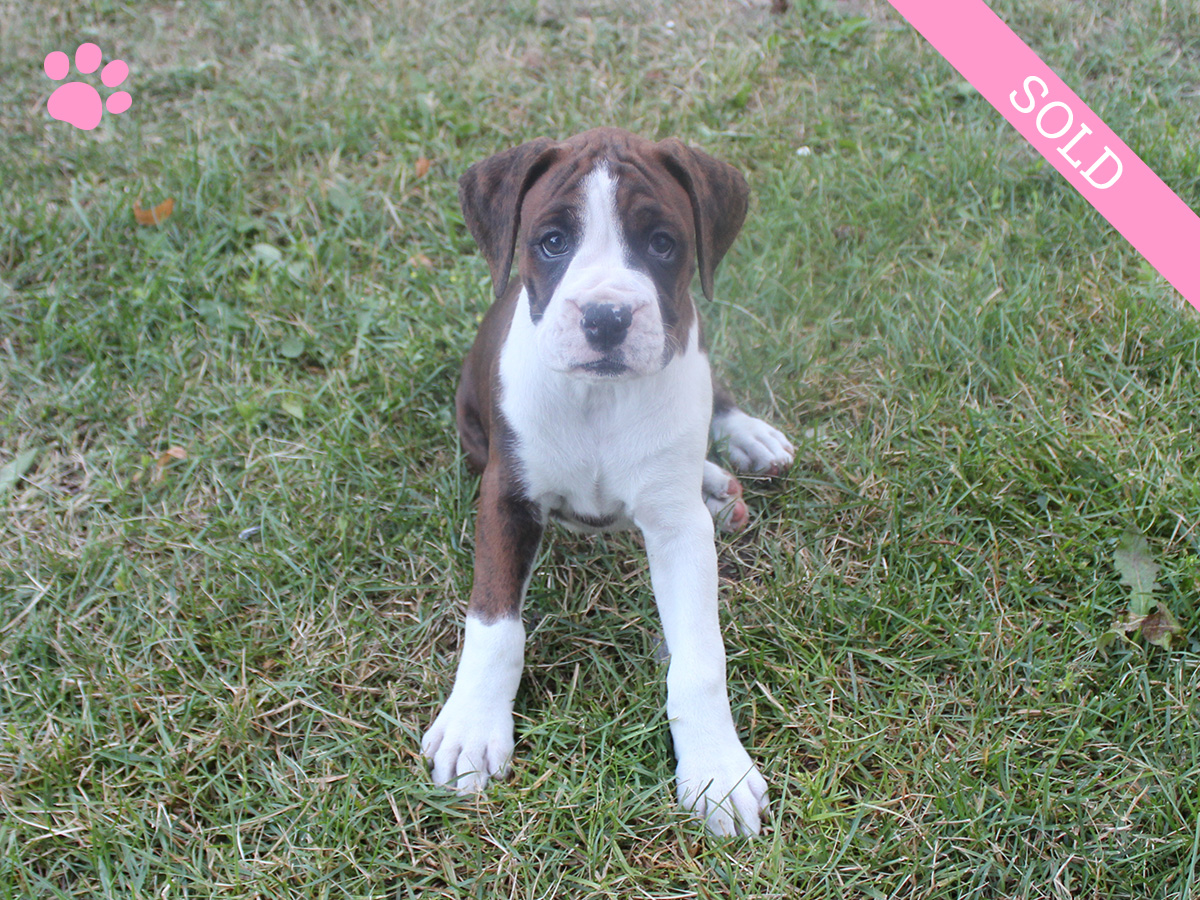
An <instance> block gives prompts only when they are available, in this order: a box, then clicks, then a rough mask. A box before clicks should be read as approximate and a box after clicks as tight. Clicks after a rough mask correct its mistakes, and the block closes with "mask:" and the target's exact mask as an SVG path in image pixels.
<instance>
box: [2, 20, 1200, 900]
mask: <svg viewBox="0 0 1200 900" xmlns="http://www.w3.org/2000/svg"><path fill="white" fill-rule="evenodd" d="M994 8H995V9H996V11H997V12H999V13H1000V15H1001V16H1002V17H1003V18H1004V19H1005V20H1006V21H1007V22H1008V23H1009V24H1010V25H1011V26H1012V27H1013V28H1014V29H1015V30H1016V31H1017V32H1018V34H1020V35H1021V36H1022V37H1023V38H1024V39H1025V40H1026V41H1027V42H1028V43H1029V44H1030V45H1031V46H1032V47H1033V48H1034V49H1035V51H1036V52H1037V53H1038V54H1039V55H1040V56H1041V57H1042V58H1043V59H1044V60H1045V61H1046V62H1047V63H1049V65H1050V66H1051V67H1052V68H1053V69H1055V71H1057V72H1058V73H1059V75H1061V76H1062V77H1063V78H1064V79H1065V81H1066V82H1067V83H1068V84H1069V85H1071V86H1072V87H1073V88H1074V89H1075V90H1076V91H1077V92H1078V93H1079V95H1080V96H1081V97H1082V98H1083V99H1084V100H1085V101H1086V102H1088V103H1089V104H1090V105H1091V106H1092V108H1093V109H1095V110H1096V111H1097V113H1099V114H1100V115H1101V116H1102V117H1103V118H1104V120H1105V121H1106V122H1107V123H1108V124H1109V125H1110V126H1111V127H1112V128H1113V129H1114V130H1115V131H1116V132H1117V134H1119V135H1120V136H1121V137H1122V138H1123V139H1124V140H1125V141H1126V143H1128V144H1129V145H1130V147H1132V148H1133V149H1134V150H1135V151H1136V152H1137V153H1138V154H1139V155H1140V156H1141V157H1142V158H1143V159H1144V160H1145V161H1146V162H1147V163H1148V164H1149V165H1150V166H1151V168H1153V169H1154V170H1155V171H1156V172H1157V173H1158V174H1159V175H1160V176H1161V177H1162V178H1163V179H1164V180H1165V181H1166V182H1167V184H1168V185H1170V186H1171V187H1172V189H1173V190H1175V191H1176V192H1177V193H1178V194H1179V195H1180V196H1181V197H1182V198H1183V199H1184V200H1185V201H1186V202H1187V203H1188V204H1189V205H1191V206H1192V207H1194V208H1195V207H1200V12H1198V11H1197V8H1196V6H1195V4H1194V3H1192V2H1190V0H1155V2H1149V0H1135V2H1131V3H1129V2H1118V0H1074V2H1068V0H1027V2H1021V3H1018V2H1016V0H1003V2H997V3H996V4H995V7H994ZM84 40H87V41H94V42H95V43H97V44H99V45H100V46H101V48H102V50H103V51H104V54H105V60H106V61H107V60H108V59H110V58H112V57H119V58H121V59H124V60H125V61H126V62H128V64H129V67H130V76H129V78H128V80H127V81H126V83H125V84H124V85H123V87H124V89H125V90H127V91H128V92H129V93H130V95H131V96H132V100H133V102H132V106H131V108H130V109H129V110H128V111H127V112H125V113H122V114H119V115H112V114H108V115H105V117H104V118H103V120H102V121H101V123H100V125H99V127H97V128H96V129H95V130H92V131H81V130H77V129H75V128H73V127H71V126H70V125H68V124H66V123H64V122H59V121H54V120H53V119H51V118H50V116H49V115H48V113H47V110H46V99H47V97H48V96H49V93H50V91H51V89H52V88H53V83H52V82H51V81H50V80H49V79H48V78H47V76H46V75H45V73H44V72H43V71H42V60H43V58H44V57H45V55H46V54H47V53H48V52H49V51H51V50H65V51H67V53H68V54H69V55H71V54H73V50H74V47H75V46H76V45H77V44H78V43H79V42H81V41H84ZM91 78H92V80H93V81H95V80H96V79H95V76H91ZM0 84H3V86H4V90H3V92H2V94H0V195H2V196H0V199H2V202H0V900H7V898H39V900H40V898H122V900H128V898H151V897H153V898H161V900H176V898H209V897H221V898H233V900H249V898H323V897H330V898H342V897H347V898H367V897H370V898H380V900H383V898H387V900H398V898H416V897H423V898H425V897H428V898H438V897H445V898H458V897H464V898H466V897H489V898H490V897H506V898H602V897H619V898H655V900H667V898H688V897H700V898H716V897H738V898H775V897H779V898H797V897H798V898H803V900H832V898H839V900H840V898H855V900H858V898H863V900H866V898H872V900H882V898H929V900H932V898H944V900H966V898H979V900H985V898H989V900H993V898H994V900H999V898H1053V900H1067V898H1072V900H1076V898H1077V900H1092V898H1096V900H1100V898H1103V900H1120V898H1129V900H1135V898H1136V900H1148V898H1154V900H1195V898H1196V897H1200V701H1198V699H1197V693H1198V690H1200V604H1198V603H1197V597H1198V596H1200V532H1198V530H1197V529H1198V524H1197V523H1198V522H1200V484H1198V483H1197V480H1196V472H1197V468H1198V464H1200V445H1198V442H1197V438H1198V430H1200V429H1198V420H1197V410H1198V409H1200V374H1198V372H1197V365H1198V363H1200V318H1198V316H1197V313H1196V312H1195V310H1193V309H1192V308H1191V307H1190V306H1188V305H1187V303H1186V302H1185V301H1184V300H1183V299H1182V298H1181V297H1180V296H1179V294H1177V293H1176V292H1175V291H1173V290H1172V289H1171V288H1170V287H1169V285H1167V284H1166V283H1165V282H1164V281H1163V280H1162V279H1161V278H1160V277H1159V276H1158V275H1157V274H1156V273H1155V272H1154V271H1153V269H1151V268H1150V267H1149V266H1148V265H1147V264H1146V263H1145V262H1144V261H1143V260H1142V259H1141V257H1140V256H1139V255H1138V254H1137V253H1136V252H1135V251H1134V250H1133V249H1132V248H1131V247H1130V246H1129V245H1128V244H1127V243H1126V242H1125V241H1124V239H1123V238H1121V237H1120V236H1119V235H1118V234H1117V233H1116V232H1115V231H1113V230H1112V229H1111V228H1110V227H1109V226H1108V225H1107V224H1106V222H1105V221H1104V220H1103V219H1102V218H1101V217H1100V216H1099V215H1098V214H1096V213H1095V212H1094V211H1093V210H1092V209H1091V207H1090V206H1088V205H1087V203H1086V202H1085V201H1084V200H1083V199H1082V198H1081V197H1080V196H1079V195H1078V194H1076V193H1075V191H1074V190H1073V189H1072V188H1071V187H1070V185H1068V184H1067V183H1066V181H1065V180H1064V179H1063V178H1062V177H1061V176H1059V175H1058V174H1057V173H1056V172H1055V171H1054V170H1053V169H1051V168H1050V167H1049V166H1048V165H1045V164H1044V163H1043V162H1042V160H1041V157H1039V156H1038V155H1037V154H1036V152H1035V151H1034V150H1033V149H1032V148H1030V147H1029V146H1028V145H1027V144H1026V143H1025V141H1024V140H1023V139H1022V138H1021V137H1020V136H1019V135H1017V134H1016V132H1015V131H1014V130H1013V129H1012V128H1011V127H1010V126H1009V125H1007V124H1006V123H1005V122H1004V121H1003V119H1002V118H1001V117H1000V116H999V115H998V114H997V113H996V112H995V110H993V109H992V108H991V107H990V106H989V105H988V103H987V102H986V101H984V100H983V99H982V98H981V97H980V96H979V95H978V94H977V93H976V92H975V91H974V90H973V89H972V88H971V87H970V86H969V85H968V84H967V83H966V82H964V81H963V80H962V79H961V78H960V77H959V76H958V75H957V74H956V73H955V72H954V70H953V69H951V68H950V66H949V65H948V64H946V63H945V62H944V61H943V60H942V59H941V57H940V56H939V55H938V54H937V53H936V52H935V51H934V50H933V49H932V48H930V47H929V46H928V45H927V44H926V43H925V42H924V41H923V39H921V38H920V37H919V36H918V35H916V34H915V33H914V32H913V31H912V30H911V29H910V28H909V27H908V26H907V25H906V24H905V23H904V21H903V20H902V19H901V18H900V17H899V16H898V15H897V14H896V13H895V12H894V11H892V10H891V8H890V7H889V6H888V5H887V4H886V3H883V2H882V0H836V2H834V0H821V2H816V0H792V3H791V8H790V9H789V10H788V11H786V12H784V13H783V14H772V13H771V11H770V5H769V4H767V3H765V2H764V3H762V4H761V5H760V4H757V3H754V2H741V0H693V2H688V3H677V4H672V3H666V2H659V0H650V2H647V3H634V4H629V3H622V2H617V0H579V2H575V0H541V2H534V0H508V2H502V3H499V4H490V3H484V2H477V0H467V2H458V3H448V2H444V0H426V2H416V0H377V2H369V0H345V2H314V3H308V4H298V3H296V4H288V3H283V2H281V0H257V2H233V0H231V2H218V0H205V2H196V3H187V4H184V3H135V2H119V0H90V2H85V3H76V4H63V5H61V6H58V5H50V4H19V3H16V2H0ZM602 124H617V125H622V126H625V127H628V128H631V129H634V130H637V131H639V132H641V133H643V134H646V135H649V136H652V137H668V136H678V137H681V138H683V139H685V140H687V141H690V142H692V143H694V144H696V145H698V146H700V147H702V148H704V149H705V150H707V151H708V152H710V153H712V154H713V155H716V156H718V157H720V158H722V159H725V160H727V161H729V162H731V163H733V164H735V165H737V166H738V167H739V168H740V169H741V170H742V171H743V172H745V174H746V176H747V178H748V180H749V181H750V184H751V187H752V190H753V193H754V198H753V201H752V204H751V210H750V215H749V218H748V221H747V224H746V227H745V229H744V230H743V233H742V235H741V237H740V239H739V241H738V242H737V244H735V246H734V249H733V251H732V252H731V254H730V255H729V257H728V258H727V260H726V262H725V264H724V265H723V267H722V269H721V270H720V272H719V274H718V279H717V285H716V294H717V297H716V300H715V302H713V303H711V304H709V303H705V304H704V310H703V314H704V316H705V319H706V323H707V329H708V335H709V343H710V346H711V348H712V355H713V358H714V360H715V361H716V363H717V365H718V367H719V369H720V371H721V372H722V373H723V375H724V376H725V380H726V381H727V382H728V383H729V384H730V385H731V386H732V387H733V388H734V390H735V391H736V393H737V394H738V395H739V396H740V397H742V398H744V406H745V407H746V408H747V409H749V410H750V411H752V412H754V413H756V414H759V415H763V416H765V417H767V418H769V419H771V420H772V421H773V422H774V423H775V424H777V425H779V426H780V427H781V428H783V429H784V430H785V431H787V432H788V433H789V434H790V435H791V436H792V438H793V440H794V442H795V444H796V446H797V464H796V466H795V467H794V469H793V470H792V472H791V473H790V474H789V475H788V476H787V477H786V478H784V479H782V480H781V481H780V482H778V483H775V484H749V485H748V487H749V489H748V494H749V499H750V502H751V507H752V514H753V516H754V521H753V525H752V527H751V528H750V529H749V530H748V531H747V532H745V533H743V534H741V535H738V536H736V537H732V538H729V537H722V538H720V545H719V553H720V559H721V574H722V585H721V590H722V615H723V628H724V634H725V640H726V645H727V647H728V650H729V675H730V692H731V697H732V700H733V704H734V714H735V717H736V719H737V722H738V725H739V729H740V731H741V733H742V734H743V736H744V737H745V738H746V739H747V746H748V747H749V749H750V752H751V755H752V756H754V758H755V759H756V760H757V761H758V762H759V764H760V766H761V768H762V769H763V771H764V774H765V775H766V776H767V780H768V782H769V783H770V786H771V791H772V800H773V803H772V811H771V821H770V824H769V827H768V828H767V831H766V834H765V835H764V836H763V837H762V838H760V839H758V840H756V841H741V840H715V839H712V838H708V837H706V836H705V835H704V834H703V829H702V828H701V827H700V826H699V825H698V824H697V823H696V822H695V821H693V820H690V819H688V818H687V817H686V816H684V815H682V814H681V813H680V812H679V811H678V810H676V809H675V807H674V789H673V784H672V775H673V765H674V764H673V760H672V757H671V748H670V738H669V734H668V728H667V722H666V720H665V716H664V713H663V711H662V703H663V695H664V679H665V669H664V667H663V665H662V664H661V663H660V662H659V661H658V658H657V653H656V651H657V648H658V646H659V627H658V622H657V617H656V614H655V611H654V604H653V598H652V596H651V593H650V586H649V577H648V573H647V569H646V563H645V557H644V553H643V551H642V548H641V543H640V540H639V539H638V538H637V537H636V536H615V537H605V538H597V539H585V538H580V537H572V536H569V535H567V534H566V533H565V532H559V533H552V535H551V540H548V541H547V542H546V544H545V547H544V550H543V555H542V559H541V562H540V566H539V568H538V572H537V575H536V576H535V578H534V580H533V583H532V585H531V588H530V594H529V600H528V603H527V608H526V627H527V630H528V633H529V642H528V648H527V659H528V666H527V669H526V674H525V677H524V679H523V682H522V686H521V691H520V694H519V695H518V700H517V710H516V712H517V751H516V752H517V756H516V761H515V772H514V777H513V778H512V780H511V781H509V782H507V783H504V784H502V785H499V786H498V787H496V788H495V789H494V790H492V791H491V792H490V793H489V794H488V795H487V796H486V797H485V798H483V799H481V800H479V801H477V802H476V801H471V802H467V801H461V800H459V799H457V798H456V797H454V796H452V795H450V794H446V793H443V792H439V791H435V790H433V789H432V788H431V786H430V783H429V778H428V775H427V773H426V771H425V767H424V765H423V763H422V760H421V758H420V755H419V740H420V735H421V734H422V732H423V731H424V729H425V728H426V727H427V726H428V725H429V723H430V721H431V719H432V717H433V715H434V714H435V712H436V711H437V709H438V708H439V706H440V704H441V702H442V701H443V700H444V698H445V696H446V695H447V694H448V692H449V689H450V684H451V677H452V674H453V668H454V664H455V661H456V658H457V652H458V642H459V634H460V628H461V622H462V616H463V608H464V604H465V599H466V593H467V591H468V589H469V586H470V578H471V560H472V552H471V549H472V543H473V530H472V518H473V515H472V510H473V505H474V499H475V494H476V488H477V483H476V481H475V479H473V478H472V477H471V476H470V475H469V473H468V472H467V470H466V468H465V466H464V465H463V460H462V457H461V454H460V452H459V450H458V447H457V443H456V438H455V435H454V430H453V414H452V407H453V393H454V388H455V384H456V378H457V367H458V364H459V361H460V359H461V357H462V355H463V353H464V352H465V351H466V349H467V347H468V346H469V343H470V340H471V336H472V334H473V332H474V329H475V326H476V324H477V323H478V320H479V318H480V316H481V314H482V312H483V310H484V309H485V308H486V304H487V302H488V299H489V296H490V285H489V281H488V273H487V267H486V265H485V263H484V261H483V259H482V258H481V257H480V256H479V255H478V254H477V253H476V252H475V250H474V247H473V244H472V241H471V239H470V236H469V235H468V233H467V232H466V229H465V228H464V226H463V223H462V218H461V214H460V213H459V210H458V207H457V202H456V198H455V183H456V180H457V177H458V175H459V174H460V173H461V172H462V171H463V169H464V168H465V167H466V166H467V165H469V164H470V163H471V162H474V161H476V160H479V159H482V158H483V157H485V156H487V155H488V154H490V153H493V152H495V151H497V150H500V149H503V148H505V147H508V146H511V145H513V144H515V143H518V142H520V141H522V140H526V139H529V138H532V137H536V136H540V135H551V136H567V135H569V134H572V133H574V132H576V131H579V130H583V129H584V128H587V127H591V126H593V125H602ZM167 199H173V200H174V208H173V211H172V212H171V214H170V216H169V217H168V218H166V219H165V220H164V221H161V222H160V223H158V224H140V223H139V222H138V221H137V220H136V218H135V215H134V206H135V203H137V204H138V205H139V208H145V209H151V208H153V207H154V206H156V205H158V204H159V203H161V202H163V201H165V200H167ZM1156 603H1157V604H1158V606H1159V608H1160V609H1161V610H1165V611H1167V612H1169V614H1170V615H1171V616H1172V617H1173V618H1174V619H1175V620H1176V621H1177V623H1178V632H1177V633H1175V634H1172V635H1170V636H1169V638H1170V639H1169V640H1168V639H1163V640H1162V641H1161V643H1166V644H1168V646H1166V647H1163V646H1158V645H1157V644H1154V643H1151V642H1150V640H1149V639H1148V638H1150V637H1154V636H1155V635H1154V634H1147V633H1146V631H1147V630H1146V629H1137V628H1134V627H1132V626H1131V628H1130V629H1129V630H1128V632H1127V633H1123V634H1122V635H1121V636H1119V637H1117V638H1116V639H1115V640H1114V639H1113V635H1112V634H1111V632H1112V630H1113V626H1114V623H1116V624H1120V623H1122V622H1125V621H1126V620H1127V618H1128V616H1129V612H1130V610H1131V609H1132V610H1133V611H1134V612H1137V611H1138V610H1139V609H1140V610H1141V611H1142V612H1147V611H1149V610H1151V609H1154V605H1155V604H1156Z"/></svg>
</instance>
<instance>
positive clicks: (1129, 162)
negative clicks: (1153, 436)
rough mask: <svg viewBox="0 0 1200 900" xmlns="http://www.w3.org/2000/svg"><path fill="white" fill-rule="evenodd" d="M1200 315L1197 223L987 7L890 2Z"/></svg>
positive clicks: (961, 2)
mask: <svg viewBox="0 0 1200 900" xmlns="http://www.w3.org/2000/svg"><path fill="white" fill-rule="evenodd" d="M889 2H890V3H891V4H892V6H894V7H895V8H896V9H897V10H898V11H899V12H900V14H901V15H902V16H904V18H906V19H907V20H908V22H909V24H910V25H912V26H913V28H915V29H917V31H919V32H920V33H921V34H922V35H924V36H925V39H926V40H928V41H929V43H931V44H932V45H933V46H934V49H936V50H937V51H938V52H939V53H940V54H942V56H944V57H945V58H946V60H947V61H948V62H949V63H950V65H952V66H954V68H956V69H957V70H958V71H959V74H961V75H962V76H963V77H964V78H966V79H967V81H969V82H971V84H972V85H974V86H975V88H976V89H977V90H978V91H979V92H980V93H981V94H982V95H983V96H984V98H985V99H986V100H987V101H988V102H989V103H991V104H992V106H994V107H996V109H997V110H999V112H1000V114H1001V115H1003V116H1004V118H1006V119H1008V121H1009V122H1010V123H1012V125H1013V126H1014V127H1015V128H1016V129H1017V130H1018V131H1019V132H1021V134H1022V135H1024V136H1025V139H1026V140H1028V141H1029V143H1031V144H1033V146H1034V148H1035V149H1036V150H1037V151H1038V152H1039V153H1041V154H1042V156H1044V157H1046V159H1047V160H1049V161H1050V163H1051V165H1053V166H1054V168H1056V169H1058V171H1059V172H1061V173H1062V175H1063V176H1064V177H1065V178H1066V179H1067V181H1069V182H1070V183H1071V184H1072V186H1074V187H1075V188H1076V189H1077V190H1078V191H1079V193H1081V194H1083V196H1084V198H1085V199H1086V200H1087V201H1088V202H1089V203H1091V204H1092V206H1094V207H1095V208H1096V210H1097V211H1098V212H1099V213H1100V214H1101V215H1102V216H1104V218H1106V219H1108V221H1109V223H1110V224H1112V226H1113V227H1114V228H1116V229H1117V231H1119V232H1121V234H1123V235H1124V236H1125V238H1126V239H1127V240H1128V241H1129V243H1131V244H1133V246H1134V248H1135V249H1136V250H1137V251H1138V252H1139V253H1141V254H1142V256H1144V257H1146V259H1147V260H1148V261H1149V262H1150V264H1151V265H1152V266H1154V268H1156V269H1157V270H1158V271H1159V273H1160V274H1161V275H1162V276H1163V277H1164V278H1166V279H1167V281H1169V282H1171V284H1173V285H1174V286H1175V288H1176V290H1178V291H1179V293H1181V294H1183V296H1184V298H1185V299H1187V301H1188V302H1189V303H1191V304H1192V305H1193V306H1195V307H1196V308H1197V309H1200V217H1198V216H1197V215H1196V213H1194V212H1193V211H1192V210H1191V209H1190V208H1189V207H1188V205H1187V204H1186V203H1184V202H1183V201H1182V200H1180V199H1179V197H1178V196H1176V194H1175V192H1174V191H1172V190H1171V189H1170V188H1169V187H1167V185H1166V184H1165V183H1163V180H1162V179H1161V178H1159V177H1158V176H1157V175H1155V174H1154V172H1153V171H1152V170H1151V169H1150V167H1149V166H1147V165H1146V164H1145V163H1144V162H1142V160H1141V159H1139V158H1138V155H1137V154H1136V153H1134V152H1133V151H1132V150H1130V149H1129V147H1127V146H1126V145H1125V143H1124V142H1123V141H1122V140H1121V139H1120V138H1119V137H1117V136H1116V134H1114V133H1113V131H1112V129H1111V128H1109V127H1108V126H1107V125H1105V124H1104V122H1102V121H1101V120H1100V117H1099V116H1097V115H1096V114H1095V113H1094V112H1092V110H1091V109H1090V108H1088V106H1087V104H1085V103H1084V102H1083V101H1082V100H1080V99H1079V97H1078V96H1076V94H1075V92H1074V91H1072V90H1071V89H1070V88H1069V87H1067V86H1066V85H1065V84H1064V83H1063V81H1062V79H1061V78H1059V77H1058V76H1057V75H1055V74H1054V72H1053V71H1052V70H1051V69H1050V67H1049V66H1047V65H1046V64H1045V63H1044V62H1042V61H1041V59H1039V58H1038V55H1037V54H1036V53H1034V52H1033V51H1032V50H1030V49H1029V46H1028V45H1027V44H1026V43H1025V42H1024V41H1022V40H1021V39H1020V38H1019V37H1017V36H1016V34H1014V33H1013V31H1012V29H1010V28H1009V27H1008V26H1007V25H1005V24H1004V22H1003V21H1002V20H1001V19H1000V17H999V16H997V15H996V14H995V13H994V12H992V11H991V9H989V8H988V7H987V5H986V4H985V3H984V2H983V0H889Z"/></svg>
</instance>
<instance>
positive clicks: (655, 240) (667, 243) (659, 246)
mask: <svg viewBox="0 0 1200 900" xmlns="http://www.w3.org/2000/svg"><path fill="white" fill-rule="evenodd" d="M674 252H675V239H674V238H672V237H671V236H670V235H669V234H667V233H666V232H665V231H656V232H654V234H652V235H651V236H650V255H651V256H656V257H658V258H659V259H670V258H671V255H672V254H673V253H674Z"/></svg>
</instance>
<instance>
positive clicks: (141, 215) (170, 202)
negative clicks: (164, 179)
mask: <svg viewBox="0 0 1200 900" xmlns="http://www.w3.org/2000/svg"><path fill="white" fill-rule="evenodd" d="M174 211H175V198H174V197H168V198H167V199H166V200H164V201H163V202H162V203H160V204H158V206H156V207H154V208H153V209H142V198H141V197H138V198H137V199H136V200H134V201H133V217H134V218H135V219H136V220H137V223H138V224H139V225H161V224H162V223H163V222H164V221H165V220H166V219H167V217H168V216H170V215H171V213H173V212H174Z"/></svg>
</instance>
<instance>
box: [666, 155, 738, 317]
mask: <svg viewBox="0 0 1200 900" xmlns="http://www.w3.org/2000/svg"><path fill="white" fill-rule="evenodd" d="M658 148H659V152H660V153H661V154H662V161H663V165H665V166H666V168H667V171H668V172H670V173H671V175H672V176H674V177H675V179H676V180H677V181H678V182H679V183H680V184H682V185H683V188H684V190H686V191H687V194H688V197H689V198H690V199H691V201H692V216H693V218H694V219H695V229H696V265H697V268H698V269H699V270H700V288H701V289H702V290H703V291H704V296H705V297H707V298H708V299H709V300H711V299H712V296H713V273H714V272H715V271H716V270H717V264H718V263H719V262H720V261H721V259H722V258H723V257H724V256H725V253H726V252H727V251H728V250H729V248H730V247H731V246H732V245H733V239H734V238H736V237H737V234H738V232H739V231H741V229H742V222H743V221H745V219H746V207H747V205H748V204H749V202H750V186H749V185H748V184H746V179H745V178H743V177H742V173H741V172H739V171H738V170H737V169H735V168H734V167H733V166H731V165H729V164H728V163H723V162H721V161H720V160H717V159H713V158H712V157H711V156H709V155H708V154H707V153H701V152H700V151H699V150H693V149H692V148H691V147H688V146H687V145H686V144H684V143H682V142H681V141H677V140H675V139H674V138H671V139H669V140H665V141H660V142H659V144H658Z"/></svg>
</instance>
